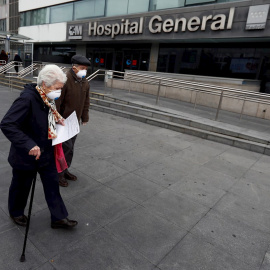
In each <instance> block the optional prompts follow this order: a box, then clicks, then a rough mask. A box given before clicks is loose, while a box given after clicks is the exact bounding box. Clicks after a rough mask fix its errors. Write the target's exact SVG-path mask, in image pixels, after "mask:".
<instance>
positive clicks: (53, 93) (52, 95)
mask: <svg viewBox="0 0 270 270" xmlns="http://www.w3.org/2000/svg"><path fill="white" fill-rule="evenodd" d="M61 91H62V90H52V91H51V92H49V93H47V94H46V96H47V97H48V98H49V99H54V100H56V99H58V98H59V97H60V96H61Z"/></svg>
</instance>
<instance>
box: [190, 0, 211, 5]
mask: <svg viewBox="0 0 270 270" xmlns="http://www.w3.org/2000/svg"><path fill="white" fill-rule="evenodd" d="M210 2H216V0H186V5H194V4H204V3H210Z"/></svg>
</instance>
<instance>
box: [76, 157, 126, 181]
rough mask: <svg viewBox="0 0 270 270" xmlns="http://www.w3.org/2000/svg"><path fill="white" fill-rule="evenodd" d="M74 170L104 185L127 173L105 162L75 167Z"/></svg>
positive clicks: (98, 161)
mask: <svg viewBox="0 0 270 270" xmlns="http://www.w3.org/2000/svg"><path fill="white" fill-rule="evenodd" d="M76 168H77V170H79V171H80V172H83V173H84V174H86V175H88V176H89V177H91V178H93V179H95V180H96V181H98V182H100V183H106V182H108V181H111V180H113V179H115V178H118V177H120V176H122V175H125V174H127V173H128V171H127V170H125V169H123V168H121V167H119V166H117V165H115V164H112V163H110V162H108V161H107V160H97V161H94V162H93V163H89V164H88V165H81V166H77V167H76Z"/></svg>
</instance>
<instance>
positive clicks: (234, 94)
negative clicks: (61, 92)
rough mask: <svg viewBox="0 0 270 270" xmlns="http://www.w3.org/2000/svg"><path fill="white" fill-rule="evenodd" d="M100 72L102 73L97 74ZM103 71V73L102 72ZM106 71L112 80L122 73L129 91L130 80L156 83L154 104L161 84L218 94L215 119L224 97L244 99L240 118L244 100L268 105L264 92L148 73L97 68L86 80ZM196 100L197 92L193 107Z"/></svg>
mask: <svg viewBox="0 0 270 270" xmlns="http://www.w3.org/2000/svg"><path fill="white" fill-rule="evenodd" d="M100 72H102V74H99V73H100ZM103 72H105V73H104V74H103ZM108 72H110V79H112V80H113V79H114V78H123V75H124V80H125V81H128V82H129V92H130V90H131V88H130V83H131V82H134V83H145V84H150V85H157V86H158V90H157V96H156V104H158V102H159V95H160V90H161V86H165V87H175V88H178V89H183V90H189V91H194V92H196V93H206V94H210V95H214V96H219V97H220V98H219V102H218V107H217V112H216V118H215V119H216V120H217V118H218V114H219V111H220V109H221V107H222V101H223V98H225V97H226V98H236V99H238V100H243V101H244V102H243V105H242V110H241V113H240V119H241V118H242V114H243V111H244V106H245V102H247V101H250V102H255V103H261V104H265V105H270V95H268V94H265V93H258V92H251V91H248V90H242V89H237V88H229V87H224V86H215V85H211V84H204V83H197V82H192V81H186V80H179V79H172V78H165V77H160V76H153V75H148V74H138V73H136V72H132V71H127V72H121V71H115V70H97V71H95V72H94V73H93V74H91V75H90V76H89V77H87V79H88V81H91V80H92V79H94V78H96V77H97V76H106V75H107V74H108ZM116 74H120V75H116ZM111 86H112V84H111ZM196 102H197V94H196V96H195V101H194V108H195V107H196Z"/></svg>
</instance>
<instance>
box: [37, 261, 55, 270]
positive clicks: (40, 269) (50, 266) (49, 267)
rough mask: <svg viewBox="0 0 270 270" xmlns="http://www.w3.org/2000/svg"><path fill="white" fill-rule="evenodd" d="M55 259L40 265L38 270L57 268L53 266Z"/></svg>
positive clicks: (53, 269)
mask: <svg viewBox="0 0 270 270" xmlns="http://www.w3.org/2000/svg"><path fill="white" fill-rule="evenodd" d="M52 264H53V260H52V262H51V263H50V262H46V263H44V264H43V265H41V266H39V267H38V270H56V268H54V267H53V265H52Z"/></svg>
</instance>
